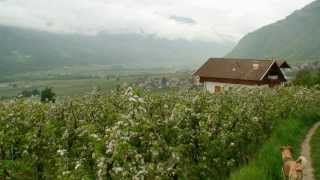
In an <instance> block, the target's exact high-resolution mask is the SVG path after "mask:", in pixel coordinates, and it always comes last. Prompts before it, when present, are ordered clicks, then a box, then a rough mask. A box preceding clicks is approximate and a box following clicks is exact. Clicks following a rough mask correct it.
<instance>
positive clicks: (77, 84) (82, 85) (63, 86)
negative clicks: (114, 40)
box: [0, 79, 123, 97]
mask: <svg viewBox="0 0 320 180" xmlns="http://www.w3.org/2000/svg"><path fill="white" fill-rule="evenodd" d="M122 82H123V81H121V82H117V81H115V80H107V79H80V80H37V81H18V82H15V84H17V86H18V87H16V88H12V87H2V88H0V96H4V97H11V96H16V95H17V94H18V93H21V92H22V91H23V90H25V89H35V88H37V89H43V88H44V87H53V90H54V92H55V93H57V95H59V96H70V95H79V94H82V93H85V92H90V91H91V90H92V89H93V88H94V87H99V88H101V89H103V90H108V89H112V88H115V87H116V86H117V85H118V84H120V83H122Z"/></svg>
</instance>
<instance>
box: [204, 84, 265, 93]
mask: <svg viewBox="0 0 320 180" xmlns="http://www.w3.org/2000/svg"><path fill="white" fill-rule="evenodd" d="M215 86H220V87H222V91H228V90H230V89H239V88H240V89H241V88H263V87H267V85H265V86H250V85H242V84H229V83H217V82H204V89H205V90H207V91H209V92H212V93H215Z"/></svg>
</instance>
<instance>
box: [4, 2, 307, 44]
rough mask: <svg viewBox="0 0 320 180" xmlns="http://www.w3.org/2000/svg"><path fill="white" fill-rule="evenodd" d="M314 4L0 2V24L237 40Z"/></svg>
mask: <svg viewBox="0 0 320 180" xmlns="http://www.w3.org/2000/svg"><path fill="white" fill-rule="evenodd" d="M311 1H312V0H294V1H293V0H259V1H257V0H242V1H234V0H224V1H221V0H197V1H194V0H174V1H172V0H157V1H154V0H121V1H119V0H5V1H4V0H0V24H4V25H11V26H20V27H29V28H35V29H40V30H46V31H50V32H63V33H74V32H76V33H85V34H96V33H98V32H100V31H106V32H109V33H141V31H142V30H143V32H144V33H146V34H153V35H156V36H158V37H160V38H167V39H181V38H182V39H187V40H204V41H216V42H221V41H230V40H231V41H237V40H239V38H241V37H242V36H243V35H245V34H246V33H248V32H250V31H253V30H255V29H257V28H259V27H261V26H263V25H266V24H269V23H272V22H274V21H277V20H280V19H282V18H284V17H285V16H287V15H289V14H290V13H291V12H293V11H294V10H296V9H299V8H302V7H303V6H305V5H306V4H308V3H310V2H311Z"/></svg>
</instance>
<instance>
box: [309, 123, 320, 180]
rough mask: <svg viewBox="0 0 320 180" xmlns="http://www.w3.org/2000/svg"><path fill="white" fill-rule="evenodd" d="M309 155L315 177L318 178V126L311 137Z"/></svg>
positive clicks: (319, 175)
mask: <svg viewBox="0 0 320 180" xmlns="http://www.w3.org/2000/svg"><path fill="white" fill-rule="evenodd" d="M310 144H311V156H312V164H313V168H314V176H315V179H320V128H318V129H317V131H316V133H315V134H314V136H313V137H312V139H311V143H310Z"/></svg>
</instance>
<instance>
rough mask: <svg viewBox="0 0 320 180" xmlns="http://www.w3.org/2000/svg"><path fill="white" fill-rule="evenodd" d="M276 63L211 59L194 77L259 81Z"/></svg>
mask: <svg viewBox="0 0 320 180" xmlns="http://www.w3.org/2000/svg"><path fill="white" fill-rule="evenodd" d="M274 63H276V61H273V60H254V59H225V58H211V59H209V60H208V61H207V62H206V63H205V64H204V65H203V66H202V67H201V68H200V69H199V70H197V71H196V72H195V73H194V75H195V76H199V77H205V78H224V79H237V80H253V81H259V80H261V79H262V78H263V77H264V76H265V75H266V74H267V72H268V70H269V69H270V68H271V66H272V65H273V64H274Z"/></svg>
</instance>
